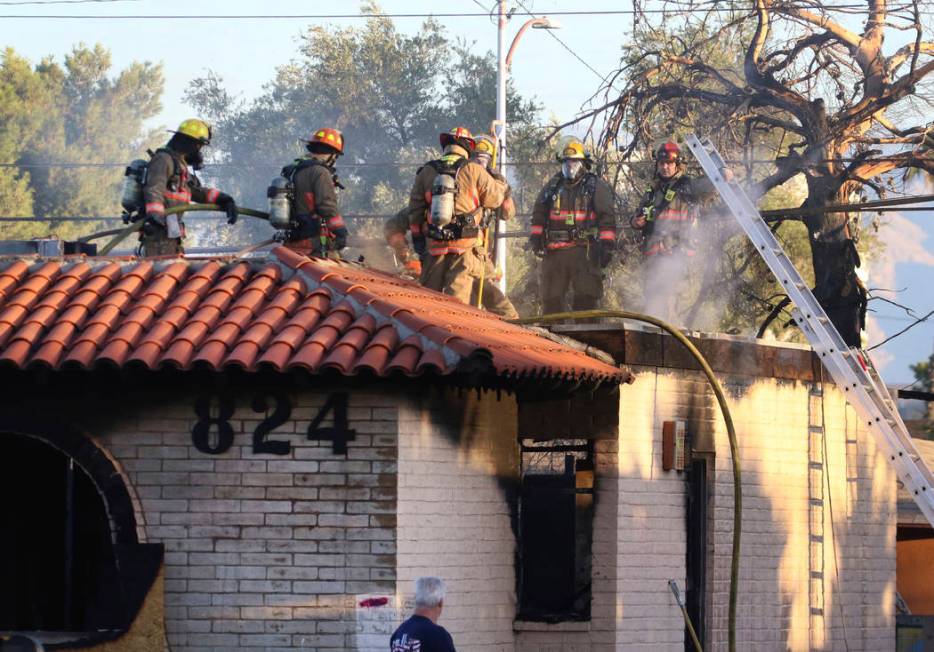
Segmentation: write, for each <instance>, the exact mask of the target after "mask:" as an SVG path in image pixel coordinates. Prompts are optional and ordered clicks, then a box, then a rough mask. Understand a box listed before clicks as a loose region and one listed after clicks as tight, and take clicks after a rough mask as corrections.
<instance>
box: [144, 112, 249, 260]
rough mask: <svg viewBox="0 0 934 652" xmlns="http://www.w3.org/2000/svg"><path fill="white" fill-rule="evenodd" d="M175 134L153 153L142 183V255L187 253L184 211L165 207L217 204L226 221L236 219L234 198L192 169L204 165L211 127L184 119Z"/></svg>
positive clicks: (200, 122)
mask: <svg viewBox="0 0 934 652" xmlns="http://www.w3.org/2000/svg"><path fill="white" fill-rule="evenodd" d="M172 133H173V136H172V138H171V139H169V142H168V143H166V145H165V147H162V148H160V149H158V150H156V152H155V153H154V154H153V155H152V159H151V160H150V161H149V165H148V167H147V170H146V182H145V183H144V184H143V201H144V202H145V205H144V212H145V221H144V222H143V227H142V229H141V231H140V248H139V251H140V254H141V255H143V256H177V255H179V254H182V253H184V249H183V247H182V239H183V238H184V237H185V224H184V223H183V222H182V214H181V213H175V214H172V215H166V214H165V213H166V209H168V208H171V207H174V206H182V205H185V204H189V203H191V202H192V201H195V202H197V203H202V204H217V205H218V206H220V207H221V209H223V210H224V212H225V213H226V214H227V223H228V224H234V223H236V221H237V204H236V202H234V200H233V197H231V196H230V195H227V194H224V193H222V192H220V191H219V190H216V189H215V188H208V187H205V186H202V185H201V181H200V180H199V179H198V177H197V176H196V175H195V174H194V173H192V172H189V169H188V168H189V166H190V167H191V169H192V170H200V169H201V167H202V165H203V164H204V157H203V156H202V154H201V150H202V148H204V147H206V146H208V145H210V144H211V128H210V127H209V126H208V125H207V123H205V122H204V121H202V120H197V119H190V120H185V121H184V122H183V123H182V124H181V125H179V127H178V130H177V131H174V132H172Z"/></svg>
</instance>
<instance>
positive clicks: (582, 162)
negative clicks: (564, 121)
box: [529, 140, 616, 314]
mask: <svg viewBox="0 0 934 652" xmlns="http://www.w3.org/2000/svg"><path fill="white" fill-rule="evenodd" d="M557 159H558V161H560V163H561V171H560V172H559V173H557V174H556V175H555V176H553V177H552V178H551V179H550V180H549V181H548V183H547V184H545V187H544V188H543V189H542V191H541V192H540V193H539V195H538V198H537V199H536V201H535V206H534V208H533V209H532V234H531V237H530V238H529V245H530V248H531V249H532V251H533V253H535V254H536V255H537V256H539V257H541V258H542V259H543V260H542V273H541V285H542V309H543V310H544V312H545V314H549V313H555V312H562V311H563V310H565V297H566V295H567V293H568V291H569V290H571V291H573V293H574V297H573V300H572V301H571V309H572V310H591V309H593V308H596V307H597V306H598V304H599V303H600V299H601V298H602V297H603V270H604V269H606V267H607V265H609V264H610V262H611V261H612V259H613V251H614V249H615V248H616V211H615V208H614V205H613V191H612V190H611V189H610V186H609V185H608V184H607V183H606V182H605V181H603V179H601V178H599V177H598V176H597V175H596V174H594V172H592V171H591V168H592V166H593V158H592V157H591V156H590V153H589V152H587V150H586V149H585V148H584V144H583V143H581V142H580V141H578V140H571V141H569V142H567V143H566V144H565V145H564V146H563V147H562V148H561V150H560V151H559V152H558V155H557Z"/></svg>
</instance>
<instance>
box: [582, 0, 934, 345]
mask: <svg viewBox="0 0 934 652" xmlns="http://www.w3.org/2000/svg"><path fill="white" fill-rule="evenodd" d="M863 2H864V3H865V4H856V3H847V4H843V3H840V2H837V3H834V4H826V5H825V4H822V3H820V2H817V1H816V0H785V1H783V2H776V1H775V0H754V2H753V3H752V4H751V5H750V4H748V3H746V2H738V1H735V2H697V3H695V2H678V1H675V2H670V1H669V2H665V3H664V4H663V5H662V6H663V7H664V12H663V13H651V14H650V13H649V12H648V11H646V10H644V9H643V7H642V3H640V2H638V0H637V1H636V3H635V5H636V12H637V13H636V28H635V31H634V38H633V43H634V44H633V45H631V46H629V47H628V48H627V50H626V54H625V57H624V59H623V65H622V67H621V69H620V70H619V71H617V73H616V74H615V75H614V76H613V77H611V83H608V84H607V86H605V87H604V88H603V89H602V90H601V94H603V95H605V97H606V102H605V104H603V106H600V107H599V108H597V109H595V110H594V111H592V112H590V113H589V114H586V115H588V116H597V115H600V114H605V115H606V118H607V120H606V123H605V127H604V130H603V133H602V136H601V140H602V144H603V145H604V147H606V148H607V149H611V150H618V151H619V152H620V153H621V156H622V157H623V159H624V160H638V159H639V158H641V157H644V155H645V152H646V151H647V150H648V149H649V148H650V147H651V146H652V144H654V143H656V142H658V140H659V139H662V138H665V137H668V136H670V135H672V134H674V133H678V132H683V131H698V132H700V134H702V135H704V136H709V137H712V138H713V139H714V140H715V142H717V144H718V146H719V147H720V148H721V151H727V152H732V153H733V154H735V155H738V156H741V160H743V161H746V162H748V164H747V165H746V172H747V179H748V182H749V185H750V186H751V187H752V188H753V189H754V192H755V194H756V195H757V196H758V195H762V194H764V193H766V192H768V191H769V190H771V189H772V188H776V187H777V186H779V185H781V184H783V183H784V182H786V181H788V180H789V179H791V178H793V177H795V176H796V175H799V174H801V175H804V178H805V179H806V185H807V198H806V200H805V201H804V203H803V207H804V208H809V209H819V208H822V207H824V206H828V205H833V204H847V203H852V202H853V201H854V199H857V198H861V197H866V196H869V195H878V196H884V195H885V194H886V191H887V190H889V189H891V188H893V187H894V181H895V176H896V173H907V171H909V170H911V169H920V170H924V171H926V172H928V173H934V154H932V152H934V123H930V124H925V123H926V121H927V120H930V116H931V98H932V97H934V95H932V94H931V93H929V92H926V91H930V90H931V88H930V84H931V79H930V78H929V76H930V77H934V75H930V73H931V72H932V71H934V39H932V38H931V30H932V24H934V21H932V20H931V8H930V5H929V4H927V5H926V4H925V3H924V2H922V0H906V2H904V3H900V4H898V5H893V6H889V5H888V4H887V2H886V0H863ZM658 7H659V5H652V8H653V11H655V10H657V8H658ZM653 21H654V22H653ZM860 24H861V25H862V30H861V31H853V29H851V27H853V26H857V25H860ZM674 25H677V27H673V26H674ZM887 36H888V37H889V38H890V40H896V39H902V40H903V41H904V42H903V43H901V44H900V45H899V46H895V47H884V44H885V38H886V37H887ZM732 52H735V53H736V54H735V55H731V53H732ZM612 84H615V85H616V86H615V87H614V86H613V85H612ZM616 88H621V89H622V90H621V91H617V90H616ZM925 115H926V116H927V118H925V117H924V116H925ZM585 117H586V116H585ZM757 158H760V159H768V160H770V161H771V160H774V163H772V164H771V165H770V166H769V169H767V170H763V168H762V167H761V166H760V167H759V168H754V166H753V165H752V161H754V160H755V159H757ZM800 219H803V221H804V222H805V224H806V226H807V231H808V235H809V236H810V246H811V260H812V263H813V266H814V276H815V294H816V296H817V297H818V299H819V300H820V302H821V303H822V305H823V306H824V307H825V309H826V310H827V312H828V314H829V315H830V316H831V319H832V320H833V322H834V324H835V325H836V326H837V329H838V330H839V331H840V333H841V334H842V335H843V337H844V339H845V340H847V342H848V343H849V344H851V345H857V344H858V343H859V324H860V322H861V315H862V312H863V310H864V307H865V298H864V297H865V294H864V290H863V289H862V287H861V285H860V283H859V281H858V279H857V277H856V273H855V269H856V267H857V266H858V265H859V257H858V255H857V253H856V249H855V246H854V242H853V240H854V236H855V233H854V228H853V227H854V223H853V222H851V215H850V214H847V213H825V214H814V215H810V216H807V217H804V218H800Z"/></svg>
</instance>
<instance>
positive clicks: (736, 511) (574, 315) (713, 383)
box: [511, 310, 743, 652]
mask: <svg viewBox="0 0 934 652" xmlns="http://www.w3.org/2000/svg"><path fill="white" fill-rule="evenodd" d="M602 317H612V318H618V319H632V320H633V321H641V322H645V323H647V324H652V325H653V326H658V327H659V328H661V329H662V330H664V331H665V332H667V333H668V334H669V335H671V336H672V337H674V338H675V339H676V340H678V341H679V342H680V343H681V344H683V345H684V348H686V349H687V350H688V352H689V353H690V354H691V355H692V356H693V357H694V359H695V360H697V363H698V364H699V365H700V366H701V369H703V371H704V375H705V376H707V381H708V382H709V383H710V388H711V389H712V390H713V393H714V395H715V396H716V397H717V403H718V404H719V406H720V413H721V414H722V415H723V421H724V423H725V424H726V432H727V438H728V439H729V441H730V457H731V459H732V462H733V551H732V556H731V560H730V611H729V619H728V630H729V650H730V652H735V650H736V596H737V592H738V588H737V587H738V584H739V552H740V537H741V535H742V516H743V490H742V482H741V478H740V468H739V445H738V443H737V440H736V429H735V428H734V427H733V417H732V416H731V415H730V408H729V406H728V405H727V402H726V394H725V393H724V391H723V388H722V387H721V386H720V381H718V380H717V377H716V376H715V375H714V372H713V369H712V368H711V367H710V364H708V362H707V360H706V359H705V358H704V356H703V355H702V354H701V352H700V351H699V350H698V349H697V347H696V346H694V344H693V343H692V342H691V340H689V339H688V338H687V337H685V336H684V334H683V333H681V331H679V330H678V329H676V328H675V327H673V326H672V325H670V324H668V323H666V322H664V321H662V320H661V319H657V318H655V317H652V316H651V315H643V314H640V313H637V312H629V311H626V310H578V311H574V312H557V313H552V314H550V315H541V316H538V317H528V318H525V319H516V320H513V321H512V322H511V323H513V324H548V323H553V322H559V321H564V320H572V321H573V320H580V319H596V318H602Z"/></svg>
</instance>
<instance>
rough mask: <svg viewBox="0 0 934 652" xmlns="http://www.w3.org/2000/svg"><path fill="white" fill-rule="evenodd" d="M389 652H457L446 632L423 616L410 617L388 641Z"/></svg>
mask: <svg viewBox="0 0 934 652" xmlns="http://www.w3.org/2000/svg"><path fill="white" fill-rule="evenodd" d="M389 651H390V652H457V650H455V649H454V639H452V638H451V635H450V634H448V630H446V629H445V628H444V627H441V625H435V624H434V623H433V622H431V620H429V619H428V618H425V617H424V616H412V617H411V618H409V619H408V620H407V621H405V622H404V623H402V624H401V625H399V629H397V630H396V631H395V632H393V634H392V638H390V639H389Z"/></svg>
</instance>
